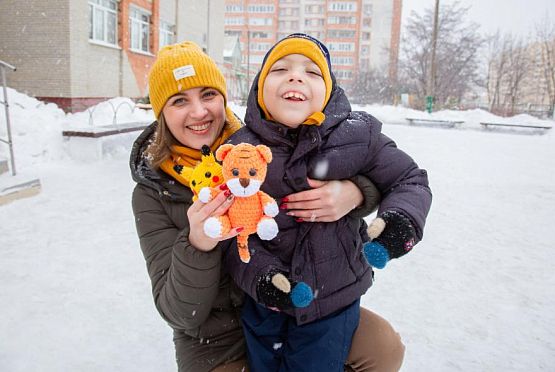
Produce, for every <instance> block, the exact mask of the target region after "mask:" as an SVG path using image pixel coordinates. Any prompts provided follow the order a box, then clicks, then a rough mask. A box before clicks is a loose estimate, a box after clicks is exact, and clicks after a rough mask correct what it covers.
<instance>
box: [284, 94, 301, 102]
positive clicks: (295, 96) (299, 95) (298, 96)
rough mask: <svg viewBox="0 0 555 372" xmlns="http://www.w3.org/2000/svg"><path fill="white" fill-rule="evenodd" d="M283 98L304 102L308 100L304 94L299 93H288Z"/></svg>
mask: <svg viewBox="0 0 555 372" xmlns="http://www.w3.org/2000/svg"><path fill="white" fill-rule="evenodd" d="M283 98H297V99H300V100H302V101H304V100H306V97H305V96H304V94H301V93H297V92H287V93H285V94H284V95H283Z"/></svg>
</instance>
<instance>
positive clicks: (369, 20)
mask: <svg viewBox="0 0 555 372" xmlns="http://www.w3.org/2000/svg"><path fill="white" fill-rule="evenodd" d="M362 25H363V26H364V27H370V26H372V18H364V19H363V20H362Z"/></svg>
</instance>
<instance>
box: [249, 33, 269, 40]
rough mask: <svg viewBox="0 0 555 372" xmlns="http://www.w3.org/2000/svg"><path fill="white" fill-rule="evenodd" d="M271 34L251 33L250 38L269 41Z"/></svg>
mask: <svg viewBox="0 0 555 372" xmlns="http://www.w3.org/2000/svg"><path fill="white" fill-rule="evenodd" d="M271 37H272V34H271V33H269V32H266V31H253V32H251V38H253V39H269V38H271Z"/></svg>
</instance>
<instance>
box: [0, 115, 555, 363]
mask: <svg viewBox="0 0 555 372" xmlns="http://www.w3.org/2000/svg"><path fill="white" fill-rule="evenodd" d="M384 131H385V132H386V133H387V134H389V135H391V137H393V138H395V139H396V141H397V143H398V145H399V146H400V147H401V148H403V149H405V150H406V151H407V152H409V153H410V154H411V155H413V156H414V158H415V159H417V161H418V163H419V164H420V165H421V166H422V167H423V168H426V169H427V170H428V171H429V174H430V180H431V185H432V190H433V192H434V202H433V206H432V211H431V214H430V217H429V219H428V225H427V230H426V236H425V239H424V241H423V242H422V243H421V244H419V245H418V246H417V247H416V248H415V250H414V252H413V253H411V254H410V255H408V256H407V257H404V258H402V259H401V260H398V261H396V262H393V263H391V264H390V266H389V267H388V268H386V269H385V270H383V271H379V272H377V273H376V279H377V280H376V283H375V285H374V287H373V288H371V289H370V291H369V292H368V293H367V294H366V295H365V296H364V298H363V303H364V304H365V305H366V306H368V307H369V308H371V309H373V310H375V311H376V312H378V313H379V314H381V315H383V316H384V317H385V318H387V319H389V320H390V321H391V322H392V323H393V324H394V326H395V327H396V328H397V330H398V331H399V332H400V333H401V335H402V337H403V340H404V342H405V343H406V345H407V354H406V357H405V363H404V367H403V369H402V370H403V371H410V372H413V371H414V372H421V371H437V372H443V371H544V370H545V371H547V370H552V369H553V367H554V366H555V311H554V309H555V289H554V288H555V274H554V272H553V268H554V266H553V262H554V260H553V258H554V257H555V253H554V249H555V239H554V238H553V234H552V233H551V232H552V230H553V227H552V226H553V224H554V223H555V140H554V138H555V136H554V134H553V133H550V134H548V135H545V136H525V135H512V134H496V133H484V132H479V131H473V130H443V129H431V128H410V127H407V126H397V125H388V126H385V128H384ZM39 176H40V178H41V182H42V185H43V190H42V193H41V194H40V195H39V196H37V197H34V198H31V199H26V200H21V201H17V202H14V203H11V204H8V205H6V206H2V207H0V240H1V242H2V243H1V246H0V252H1V257H2V261H1V262H2V265H1V266H0V282H1V283H2V285H1V289H0V303H2V306H1V307H0V335H1V337H0V366H1V367H0V369H1V370H3V371H4V370H5V371H13V372H19V371H52V372H53V371H95V372H96V371H143V372H148V371H173V370H175V365H174V361H173V359H174V357H173V344H172V341H171V331H170V328H169V327H167V326H166V325H165V323H164V322H163V321H162V320H161V318H160V317H159V316H158V314H157V312H156V310H155V308H154V305H153V303H152V298H151V295H150V283H149V280H148V277H147V274H146V269H145V265H144V260H143V258H142V254H141V252H140V249H139V247H138V242H137V238H136V235H135V230H134V225H133V217H132V213H131V208H130V193H131V190H132V187H133V184H132V181H131V179H130V176H129V171H128V167H127V159H126V158H125V157H124V156H122V157H116V158H112V159H110V160H105V161H101V162H96V163H89V164H85V163H79V162H73V161H69V160H65V161H58V162H54V163H47V164H43V165H42V168H41V170H40V174H39Z"/></svg>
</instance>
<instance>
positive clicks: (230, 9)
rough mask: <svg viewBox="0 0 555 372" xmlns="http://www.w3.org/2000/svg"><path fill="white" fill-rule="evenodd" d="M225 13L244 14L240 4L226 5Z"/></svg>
mask: <svg viewBox="0 0 555 372" xmlns="http://www.w3.org/2000/svg"><path fill="white" fill-rule="evenodd" d="M225 11H226V12H227V13H243V6H242V5H240V4H233V5H226V6H225Z"/></svg>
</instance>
